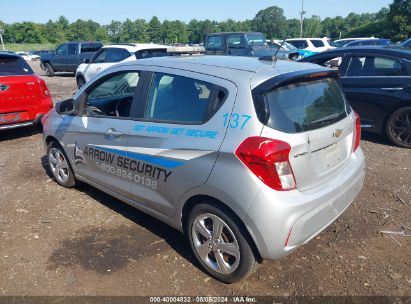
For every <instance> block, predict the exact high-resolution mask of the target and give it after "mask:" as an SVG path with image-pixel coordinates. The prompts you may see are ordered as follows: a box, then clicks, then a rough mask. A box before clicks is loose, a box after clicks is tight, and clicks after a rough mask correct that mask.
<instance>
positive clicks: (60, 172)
mask: <svg viewBox="0 0 411 304" xmlns="http://www.w3.org/2000/svg"><path fill="white" fill-rule="evenodd" d="M49 164H50V169H51V172H52V173H53V176H54V178H56V179H57V180H58V181H59V182H61V183H65V182H67V181H68V179H69V176H70V171H69V165H68V163H67V160H66V158H65V157H64V154H63V153H62V152H61V151H60V150H59V149H56V148H51V149H50V151H49Z"/></svg>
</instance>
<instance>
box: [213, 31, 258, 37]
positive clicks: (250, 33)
mask: <svg viewBox="0 0 411 304" xmlns="http://www.w3.org/2000/svg"><path fill="white" fill-rule="evenodd" d="M234 34H245V35H263V33H260V32H220V33H210V34H208V36H219V35H234Z"/></svg>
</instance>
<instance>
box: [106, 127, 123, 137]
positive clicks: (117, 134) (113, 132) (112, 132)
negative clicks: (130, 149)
mask: <svg viewBox="0 0 411 304" xmlns="http://www.w3.org/2000/svg"><path fill="white" fill-rule="evenodd" d="M121 135H123V133H121V132H119V131H117V130H116V129H114V128H110V129H108V130H107V131H106V134H105V135H104V137H105V138H107V139H116V138H119V137H120V136H121Z"/></svg>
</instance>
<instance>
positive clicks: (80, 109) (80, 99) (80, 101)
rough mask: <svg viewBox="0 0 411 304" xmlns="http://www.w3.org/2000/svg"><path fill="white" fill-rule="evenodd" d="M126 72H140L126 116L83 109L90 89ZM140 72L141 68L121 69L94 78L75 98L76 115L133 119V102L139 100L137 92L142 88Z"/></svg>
mask: <svg viewBox="0 0 411 304" xmlns="http://www.w3.org/2000/svg"><path fill="white" fill-rule="evenodd" d="M127 73H140V77H139V81H138V83H137V86H136V89H135V90H134V94H133V99H132V101H131V106H130V113H129V114H128V117H117V116H105V115H98V116H97V115H96V116H93V115H87V112H86V111H85V109H86V103H87V101H88V93H89V92H90V91H92V90H93V89H95V88H96V87H98V86H99V85H101V84H102V83H104V82H105V81H106V80H108V79H111V78H113V77H115V76H117V75H120V74H127ZM142 74H143V71H141V70H122V71H117V72H114V73H111V74H107V75H104V76H103V77H101V78H100V79H98V80H96V81H95V82H94V83H92V84H91V85H90V86H89V87H87V88H86V90H84V92H82V93H81V95H80V96H79V97H78V98H77V99H76V101H75V103H76V107H77V109H78V113H79V114H77V115H76V116H79V117H92V118H102V119H120V120H135V118H134V117H133V116H132V113H133V108H134V105H135V103H138V102H139V100H140V98H139V97H140V95H141V94H138V93H137V92H139V90H144V86H143V85H144V83H143V82H142V81H141V80H142Z"/></svg>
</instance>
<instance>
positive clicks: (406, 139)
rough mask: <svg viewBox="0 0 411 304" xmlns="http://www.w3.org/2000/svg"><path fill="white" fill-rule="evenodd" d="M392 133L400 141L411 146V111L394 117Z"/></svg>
mask: <svg viewBox="0 0 411 304" xmlns="http://www.w3.org/2000/svg"><path fill="white" fill-rule="evenodd" d="M391 134H392V136H393V137H394V138H395V139H396V140H398V141H399V142H401V143H403V144H404V145H409V146H411V111H407V112H404V113H401V114H400V115H398V116H396V117H394V119H393V120H392V123H391Z"/></svg>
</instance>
